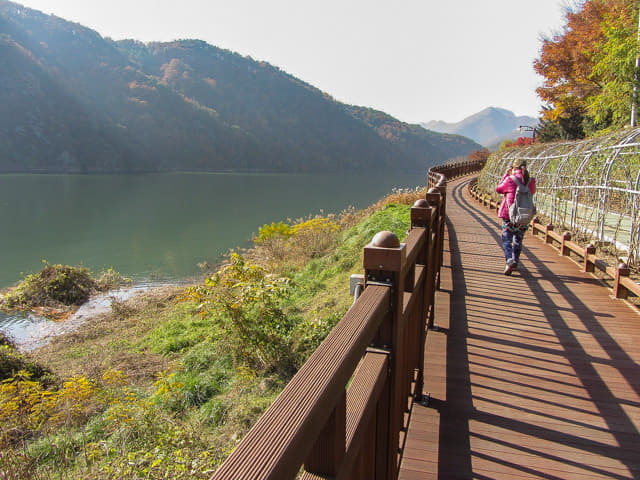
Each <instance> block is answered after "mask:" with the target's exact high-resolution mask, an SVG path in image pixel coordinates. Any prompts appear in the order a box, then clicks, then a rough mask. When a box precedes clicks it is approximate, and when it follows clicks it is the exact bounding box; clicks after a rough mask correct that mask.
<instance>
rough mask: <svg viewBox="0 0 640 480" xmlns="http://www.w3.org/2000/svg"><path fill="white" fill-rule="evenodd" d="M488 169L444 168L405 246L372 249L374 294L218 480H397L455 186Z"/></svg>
mask: <svg viewBox="0 0 640 480" xmlns="http://www.w3.org/2000/svg"><path fill="white" fill-rule="evenodd" d="M482 166H483V162H463V163H457V164H449V165H442V166H439V167H434V168H431V169H430V170H429V173H428V187H430V188H429V191H428V193H427V194H426V196H425V198H424V199H420V200H418V201H417V202H416V203H415V204H414V206H413V207H412V208H411V229H410V230H409V232H408V234H407V237H406V238H405V240H404V242H403V243H400V242H399V241H398V238H397V237H395V235H393V234H391V233H390V232H380V233H378V234H376V236H375V237H374V239H373V241H372V243H371V244H370V245H368V246H366V247H365V248H364V260H363V264H364V276H363V280H364V282H363V283H364V290H363V291H362V294H361V295H360V296H359V297H358V298H357V299H356V301H355V302H354V304H353V306H352V307H351V308H350V309H349V311H348V312H347V313H346V315H345V316H344V317H343V318H342V320H341V321H340V322H339V323H338V324H337V325H336V327H335V328H334V329H333V330H332V331H331V333H330V334H329V335H328V336H327V338H326V339H325V340H324V342H323V343H322V344H321V345H320V346H319V347H318V349H317V350H316V351H315V352H314V353H313V354H312V355H311V357H310V358H309V359H308V360H307V362H306V363H305V364H304V365H303V366H302V367H301V368H300V370H299V371H298V373H297V374H296V375H295V376H294V377H293V378H292V379H291V381H290V382H289V384H288V385H287V386H286V387H285V388H284V390H283V391H282V393H281V394H280V395H279V396H278V398H277V399H276V400H275V401H274V403H273V404H272V405H271V407H269V409H268V410H267V411H266V412H265V413H264V414H263V415H262V416H261V417H260V419H259V420H258V421H257V423H256V424H255V425H254V426H253V428H252V429H251V430H250V431H249V432H248V433H247V435H246V436H245V438H244V439H243V440H242V441H241V442H240V444H239V445H238V446H237V447H236V449H235V450H234V452H233V453H232V454H231V455H230V456H229V457H228V458H227V460H226V461H225V462H224V463H223V464H222V465H221V466H220V468H219V469H218V470H217V471H216V473H215V474H214V475H213V477H212V478H213V479H214V480H245V479H246V480H289V479H294V478H296V477H297V476H299V478H302V479H305V480H312V479H315V480H317V479H321V478H335V479H367V480H370V479H384V480H394V479H396V478H397V473H398V469H399V462H400V460H401V458H400V455H399V452H400V450H399V447H400V445H402V443H403V441H404V432H406V429H405V426H406V423H407V421H408V418H409V416H408V412H409V411H410V407H411V405H412V402H414V401H416V400H418V401H419V400H421V399H422V382H423V366H424V342H425V338H426V335H427V330H428V328H429V327H430V326H433V316H434V299H435V291H436V289H437V288H438V285H439V281H440V267H441V265H442V252H443V239H444V229H445V220H446V216H445V212H446V182H447V180H448V179H450V178H453V177H456V176H460V175H466V174H469V173H472V172H476V171H478V170H479V169H480V168H482Z"/></svg>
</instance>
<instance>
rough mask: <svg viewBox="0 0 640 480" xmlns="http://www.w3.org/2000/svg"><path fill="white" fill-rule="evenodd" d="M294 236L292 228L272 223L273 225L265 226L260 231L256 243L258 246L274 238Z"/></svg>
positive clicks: (284, 224)
mask: <svg viewBox="0 0 640 480" xmlns="http://www.w3.org/2000/svg"><path fill="white" fill-rule="evenodd" d="M291 234H292V230H291V226H289V225H287V224H286V223H283V222H277V223H275V222H274V223H271V225H268V224H265V225H263V226H261V227H260V229H259V230H258V236H257V237H256V238H255V239H254V242H255V243H257V244H258V245H259V244H261V243H264V242H265V241H267V240H270V239H273V238H274V237H280V238H283V237H284V238H286V237H290V236H291Z"/></svg>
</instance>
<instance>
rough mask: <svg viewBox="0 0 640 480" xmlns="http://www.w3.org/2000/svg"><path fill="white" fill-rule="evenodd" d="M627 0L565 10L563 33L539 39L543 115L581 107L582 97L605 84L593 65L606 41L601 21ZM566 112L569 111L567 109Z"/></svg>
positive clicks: (595, 2)
mask: <svg viewBox="0 0 640 480" xmlns="http://www.w3.org/2000/svg"><path fill="white" fill-rule="evenodd" d="M629 3H630V0H589V1H586V2H584V4H583V5H582V7H581V8H580V9H579V10H578V11H575V12H572V11H568V12H567V14H566V18H567V23H566V25H565V27H564V30H563V31H562V33H559V34H556V35H555V36H554V37H553V38H550V39H545V40H544V41H543V43H542V52H541V55H540V58H538V59H536V60H535V61H534V64H533V66H534V69H535V71H536V72H537V73H538V74H540V75H541V76H543V77H544V78H545V80H544V83H543V85H542V86H541V87H539V88H538V89H537V90H536V92H537V93H538V96H539V97H540V98H541V99H542V100H543V101H545V102H547V103H548V104H549V105H551V106H552V108H550V109H545V110H544V111H543V112H542V116H543V118H544V119H545V120H553V121H555V120H557V119H558V118H559V117H563V116H566V115H564V114H565V112H571V111H580V110H583V109H584V106H585V99H586V98H588V97H591V96H594V95H597V94H599V93H600V92H601V91H602V89H603V85H604V79H603V78H601V75H597V74H596V73H594V68H593V67H594V65H595V64H596V62H597V61H598V58H599V55H600V53H601V51H602V49H603V47H604V45H605V43H606V41H607V38H606V35H605V32H604V29H603V25H604V24H605V22H606V21H607V19H609V18H618V17H619V16H620V15H621V14H622V13H623V12H624V11H626V10H628V7H629V5H628V4H629ZM567 114H568V113H567Z"/></svg>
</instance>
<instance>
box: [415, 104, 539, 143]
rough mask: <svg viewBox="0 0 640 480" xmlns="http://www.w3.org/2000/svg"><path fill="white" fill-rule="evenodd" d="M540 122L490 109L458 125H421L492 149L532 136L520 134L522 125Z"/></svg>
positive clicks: (432, 123) (444, 123) (506, 111)
mask: <svg viewBox="0 0 640 480" xmlns="http://www.w3.org/2000/svg"><path fill="white" fill-rule="evenodd" d="M537 124H538V120H537V119H536V118H533V117H528V116H516V115H515V114H514V113H513V112H511V111H509V110H506V109H504V108H497V107H488V108H485V109H484V110H482V111H480V112H478V113H476V114H474V115H471V116H469V117H467V118H465V119H464V120H462V121H460V122H456V123H447V122H443V121H435V120H432V121H430V122H427V123H421V125H422V126H423V127H424V128H426V129H428V130H432V131H434V132H440V133H450V134H456V135H463V136H465V137H467V138H470V139H472V140H474V141H476V142H478V143H480V144H481V145H484V146H486V147H490V146H492V145H495V144H497V143H500V142H502V141H504V140H507V139H510V140H515V139H516V138H517V137H519V136H520V137H524V136H530V134H522V133H520V132H518V130H517V129H518V127H519V126H521V125H528V126H531V127H533V126H535V125H537Z"/></svg>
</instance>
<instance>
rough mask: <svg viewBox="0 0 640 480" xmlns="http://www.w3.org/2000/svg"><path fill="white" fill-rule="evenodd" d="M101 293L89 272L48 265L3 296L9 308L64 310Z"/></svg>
mask: <svg viewBox="0 0 640 480" xmlns="http://www.w3.org/2000/svg"><path fill="white" fill-rule="evenodd" d="M97 290H98V283H97V282H96V281H95V280H94V279H93V278H92V277H91V272H90V271H89V269H87V268H84V267H71V266H68V265H49V264H46V266H45V267H44V268H43V269H42V270H40V272H38V273H35V274H32V275H27V276H26V277H25V278H24V280H22V281H21V282H20V283H19V284H18V286H17V287H16V288H15V289H13V290H12V291H10V292H9V293H8V294H7V295H5V296H4V299H3V304H4V306H5V307H6V308H17V309H29V308H32V307H54V308H56V307H61V306H72V305H81V304H83V303H84V302H86V301H87V300H88V299H89V296H90V295H91V294H92V293H94V292H96V291H97Z"/></svg>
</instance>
